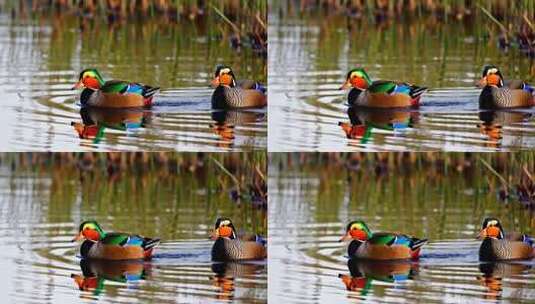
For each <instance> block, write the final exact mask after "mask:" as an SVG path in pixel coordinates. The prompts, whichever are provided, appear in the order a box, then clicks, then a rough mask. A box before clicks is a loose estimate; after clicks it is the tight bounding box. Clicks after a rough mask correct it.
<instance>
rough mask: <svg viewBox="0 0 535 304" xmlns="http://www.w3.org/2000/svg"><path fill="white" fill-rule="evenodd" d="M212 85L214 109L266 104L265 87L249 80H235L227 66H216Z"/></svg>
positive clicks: (254, 106) (263, 105) (258, 106)
mask: <svg viewBox="0 0 535 304" xmlns="http://www.w3.org/2000/svg"><path fill="white" fill-rule="evenodd" d="M212 86H213V87H215V90H214V92H213V94H212V108H214V109H241V108H262V107H265V106H266V105H267V96H266V94H265V91H266V89H265V88H264V87H263V86H262V85H261V84H259V83H258V82H255V81H251V80H245V81H242V82H237V81H236V77H235V76H234V72H232V69H231V68H230V67H228V66H225V65H218V66H217V67H216V71H215V73H214V79H213V80H212Z"/></svg>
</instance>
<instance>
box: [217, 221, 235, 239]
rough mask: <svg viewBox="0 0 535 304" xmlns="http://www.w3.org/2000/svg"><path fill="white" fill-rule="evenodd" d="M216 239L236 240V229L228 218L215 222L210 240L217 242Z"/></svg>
mask: <svg viewBox="0 0 535 304" xmlns="http://www.w3.org/2000/svg"><path fill="white" fill-rule="evenodd" d="M218 238H229V239H235V238H236V229H235V228H234V225H233V224H232V221H231V220H230V219H229V218H226V217H222V218H218V219H217V221H216V222H215V227H214V231H213V232H212V236H211V239H212V240H217V239H218Z"/></svg>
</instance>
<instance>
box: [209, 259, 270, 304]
mask: <svg viewBox="0 0 535 304" xmlns="http://www.w3.org/2000/svg"><path fill="white" fill-rule="evenodd" d="M265 267H266V265H265V262H216V263H213V264H212V271H213V272H214V276H212V277H210V279H211V281H212V284H213V285H214V286H215V287H217V288H219V290H220V292H219V294H218V296H217V298H218V299H220V300H231V299H233V298H234V291H235V285H234V284H235V279H236V278H246V277H253V276H254V275H255V274H258V273H260V272H262V271H263V270H264V268H265ZM242 285H243V288H245V289H248V288H254V284H253V283H248V282H247V281H246V280H245V281H243V283H242Z"/></svg>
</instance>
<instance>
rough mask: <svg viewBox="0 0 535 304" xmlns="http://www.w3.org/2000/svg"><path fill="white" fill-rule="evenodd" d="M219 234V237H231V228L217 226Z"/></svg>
mask: <svg viewBox="0 0 535 304" xmlns="http://www.w3.org/2000/svg"><path fill="white" fill-rule="evenodd" d="M219 236H221V237H231V236H232V228H230V227H227V226H223V227H219Z"/></svg>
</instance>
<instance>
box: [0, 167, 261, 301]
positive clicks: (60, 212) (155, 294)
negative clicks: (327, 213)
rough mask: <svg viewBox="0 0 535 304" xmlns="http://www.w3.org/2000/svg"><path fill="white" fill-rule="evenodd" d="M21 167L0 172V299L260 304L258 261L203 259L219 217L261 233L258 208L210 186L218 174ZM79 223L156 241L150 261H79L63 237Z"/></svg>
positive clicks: (69, 237) (69, 235) (73, 245)
mask: <svg viewBox="0 0 535 304" xmlns="http://www.w3.org/2000/svg"><path fill="white" fill-rule="evenodd" d="M2 159H3V160H5V157H3V158H2ZM24 167H25V168H19V167H18V166H16V167H15V169H13V168H12V167H11V166H9V165H7V163H6V162H4V161H3V162H2V166H0V191H1V194H2V195H1V199H0V223H1V224H0V243H1V247H2V250H1V252H0V258H1V261H2V262H1V264H2V278H1V279H0V281H1V282H3V283H2V287H0V290H1V291H2V294H3V297H4V298H3V301H4V302H5V303H11V302H17V303H46V302H54V303H78V302H91V303H94V302H95V301H99V302H103V303H112V302H113V303H145V302H158V303H176V302H179V303H182V302H194V303H196V302H199V303H201V302H202V303H207V302H227V301H229V300H235V301H236V302H238V303H265V302H266V301H267V265H266V262H265V261H264V262H251V263H243V264H236V263H228V264H221V263H212V262H211V256H210V250H211V245H212V241H210V240H208V235H209V231H210V229H212V227H213V224H214V223H213V222H214V221H215V219H216V218H217V217H218V216H229V217H231V218H232V219H233V221H234V222H235V225H236V226H238V227H240V228H238V229H239V230H240V229H241V230H244V231H246V232H250V233H261V234H263V235H265V234H266V228H265V221H264V217H265V214H264V213H263V211H261V210H256V209H253V208H252V207H251V206H250V205H247V204H242V205H240V206H238V205H237V204H236V203H234V202H233V201H231V200H230V199H229V195H227V194H226V193H221V192H220V191H215V190H213V189H215V188H216V185H217V183H218V181H217V180H215V179H217V178H219V177H217V174H216V175H215V176H213V175H211V174H210V173H208V174H207V175H205V176H204V178H200V177H199V176H197V177H196V175H193V174H189V173H183V174H180V175H178V176H176V175H172V174H171V175H170V174H168V173H165V171H161V170H148V171H146V172H145V173H144V174H136V173H133V172H130V173H129V174H123V175H119V176H110V175H108V174H106V173H105V172H106V171H105V170H95V171H80V170H77V169H72V168H67V167H62V166H57V167H54V168H53V169H50V168H43V167H41V166H37V165H36V166H33V169H30V168H31V166H30V164H27V165H26V166H24ZM196 174H200V176H203V175H202V174H203V173H199V172H197V173H196ZM85 219H95V220H97V221H98V222H99V223H100V225H101V226H102V227H103V229H105V230H106V231H126V232H134V233H139V234H142V235H145V236H150V237H159V238H161V239H162V243H161V244H160V246H159V247H157V249H156V251H155V254H154V258H153V259H152V261H149V262H141V263H139V262H132V263H112V264H109V263H106V264H105V265H102V264H98V263H91V264H83V265H81V264H80V258H79V252H78V246H77V244H76V243H72V242H71V240H72V238H73V237H74V235H75V234H76V232H77V229H78V225H79V223H80V222H81V221H82V220H85ZM77 282H79V283H80V285H81V286H82V287H83V288H84V290H80V289H79V285H78V283H77Z"/></svg>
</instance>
